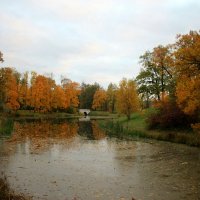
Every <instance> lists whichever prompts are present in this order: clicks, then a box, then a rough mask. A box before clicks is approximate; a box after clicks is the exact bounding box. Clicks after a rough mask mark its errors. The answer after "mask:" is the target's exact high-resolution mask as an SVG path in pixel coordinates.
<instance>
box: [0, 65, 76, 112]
mask: <svg viewBox="0 0 200 200" xmlns="http://www.w3.org/2000/svg"><path fill="white" fill-rule="evenodd" d="M29 76H30V77H29ZM0 85H1V88H0V108H1V110H3V111H16V110H18V109H25V110H34V111H36V112H51V111H56V110H67V109H69V108H71V107H77V106H78V105H79V100H78V95H79V93H80V88H79V84H78V83H76V82H73V81H71V80H69V79H65V78H63V79H62V81H61V84H60V85H57V84H56V83H55V80H53V78H52V77H50V76H43V75H39V74H37V73H35V72H32V73H31V74H29V73H28V72H26V73H24V74H20V73H18V72H17V71H16V70H14V69H12V68H1V69H0Z"/></svg>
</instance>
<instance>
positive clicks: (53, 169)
mask: <svg viewBox="0 0 200 200" xmlns="http://www.w3.org/2000/svg"><path fill="white" fill-rule="evenodd" d="M65 123H66V122H65ZM87 123H88V122H87ZM81 126H82V127H81V128H80V127H79V128H77V127H76V126H74V124H73V125H69V124H65V125H62V124H59V125H58V126H57V125H56V124H54V125H53V126H52V127H53V128H54V129H53V130H54V131H56V132H54V133H52V134H51V135H50V136H49V137H45V136H44V134H43V135H42V136H40V135H37V131H36V130H37V128H38V127H40V131H41V130H42V127H41V122H40V124H34V126H33V124H32V128H33V127H34V128H35V130H32V132H31V131H29V132H27V133H22V132H21V131H19V130H23V126H22V127H20V126H19V124H18V128H19V130H18V132H16V133H18V134H19V136H20V137H21V139H20V140H19V138H18V135H16V134H14V135H13V140H12V139H11V141H10V142H8V143H4V144H5V145H1V149H2V150H1V151H2V153H1V155H3V156H2V157H1V159H0V166H1V170H2V171H4V173H5V174H6V175H7V177H8V180H9V182H10V183H11V186H12V187H13V188H14V189H15V190H16V191H18V192H23V193H25V194H27V195H30V196H32V195H33V196H34V197H35V198H36V197H39V198H40V199H50V200H51V199H52V200H53V199H61V200H63V199H73V198H74V197H76V198H77V199H120V198H124V199H131V198H132V197H135V198H136V199H155V200H160V199H161V200H162V199H163V200H165V199H170V200H171V199H172V200H173V199H174V200H175V199H176V200H177V199H188V197H190V198H189V199H197V197H198V195H199V194H198V191H199V189H200V188H199V187H200V186H199V180H200V171H199V168H200V160H199V159H197V158H199V153H200V150H199V149H196V148H191V147H187V146H184V145H176V144H170V143H164V142H152V143H145V142H141V141H125V140H123V141H120V140H117V139H107V138H105V136H104V138H103V137H102V136H103V133H101V132H100V130H97V126H96V124H95V125H94V124H93V126H91V127H89V128H88V127H85V126H83V125H81ZM88 126H89V124H88ZM45 127H51V126H50V125H49V124H48V125H47V124H45ZM52 127H51V128H52ZM56 127H57V128H58V129H59V128H61V129H60V130H61V131H60V130H56ZM63 127H64V129H63ZM74 127H76V128H75V129H74ZM51 128H50V129H49V130H48V131H50V132H52V130H51ZM85 128H86V130H85ZM94 129H95V130H94ZM26 130H27V129H26V126H25V129H24V131H26ZM64 130H65V131H66V130H68V131H75V130H76V131H78V130H79V133H80V131H83V132H84V133H80V135H78V134H77V133H75V132H73V133H69V135H70V137H68V136H67V133H66V132H65V131H64ZM87 131H94V132H95V133H93V132H90V133H88V137H87ZM57 134H58V135H57ZM92 135H94V137H92ZM71 136H72V137H71ZM23 137H24V138H23ZM90 138H91V139H90ZM94 138H100V140H95V139H94ZM38 140H39V141H38ZM3 151H5V152H4V153H7V154H3ZM191 169H192V171H191Z"/></svg>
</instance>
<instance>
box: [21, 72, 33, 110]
mask: <svg viewBox="0 0 200 200" xmlns="http://www.w3.org/2000/svg"><path fill="white" fill-rule="evenodd" d="M18 93H19V103H20V108H22V109H27V106H28V101H29V100H30V99H29V95H30V94H29V86H28V72H25V73H24V74H22V77H21V80H20V82H19V88H18Z"/></svg>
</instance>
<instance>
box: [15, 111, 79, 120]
mask: <svg viewBox="0 0 200 200" xmlns="http://www.w3.org/2000/svg"><path fill="white" fill-rule="evenodd" d="M75 116H77V115H75V114H70V113H66V112H51V113H38V112H33V111H30V110H18V111H17V112H16V113H15V117H24V118H65V117H75Z"/></svg>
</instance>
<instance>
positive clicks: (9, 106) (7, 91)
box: [0, 67, 19, 111]
mask: <svg viewBox="0 0 200 200" xmlns="http://www.w3.org/2000/svg"><path fill="white" fill-rule="evenodd" d="M0 84H1V88H0V104H1V109H3V110H8V111H16V110H17V109H18V108H19V103H18V90H17V82H16V77H15V70H14V69H12V68H8V67H7V68H1V69H0Z"/></svg>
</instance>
